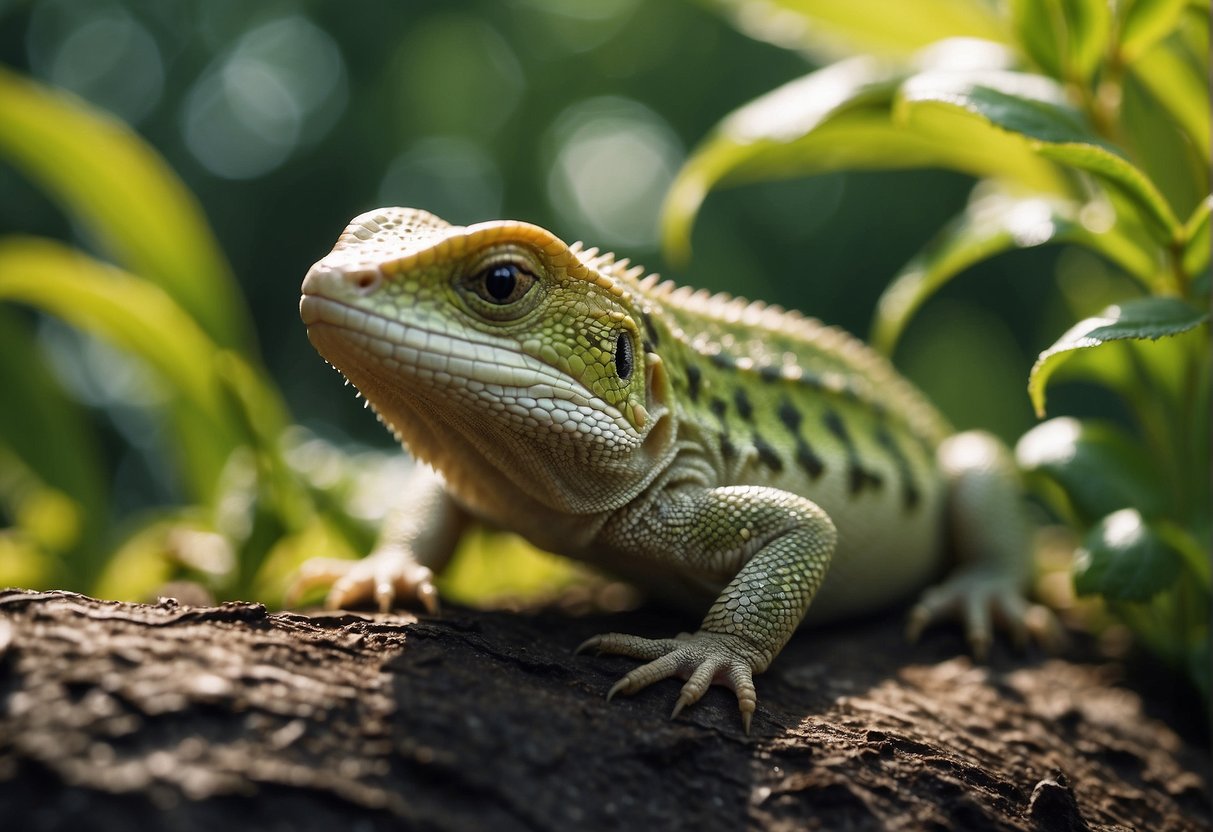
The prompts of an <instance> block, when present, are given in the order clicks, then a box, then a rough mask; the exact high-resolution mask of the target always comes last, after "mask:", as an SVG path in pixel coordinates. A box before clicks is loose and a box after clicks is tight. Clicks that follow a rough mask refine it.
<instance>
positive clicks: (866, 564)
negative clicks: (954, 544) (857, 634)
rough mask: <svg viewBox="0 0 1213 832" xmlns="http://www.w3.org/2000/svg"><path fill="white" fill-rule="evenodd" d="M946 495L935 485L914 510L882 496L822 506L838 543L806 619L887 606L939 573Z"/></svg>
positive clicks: (828, 618) (813, 620)
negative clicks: (944, 497)
mask: <svg viewBox="0 0 1213 832" xmlns="http://www.w3.org/2000/svg"><path fill="white" fill-rule="evenodd" d="M941 497H942V489H941V488H939V487H935V488H932V489H931V493H929V494H923V496H922V500H921V502H920V503H919V504H918V505H917V506H916V507H915V508H914V510H913V511H912V512H910V511H905V510H904V508H903V507H902V506H901V505H898V501H897V500H896V499H891V498H890V497H888V496H878V495H872V496H869V497H868V498H866V499H865V498H859V499H855V500H850V501H846V500H844V501H843V502H840V503H833V504H830V503H825V504H823V505H822V507H823V508H825V510H826V512H827V513H828V514H829V515H830V519H832V520H833V521H834V525H835V527H836V528H837V529H838V547H837V549H836V550H835V552H834V557H833V559H832V560H831V562H830V569H829V571H828V572H827V573H826V577H825V581H824V582H823V584H822V586H821V589H819V590H818V592H817V595H816V597H815V598H814V600H813V604H812V606H810V607H809V611H808V614H807V616H806V618H805V620H806V621H807V622H808V623H810V624H813V623H820V622H824V621H831V620H836V619H839V618H844V617H848V616H852V615H862V614H864V613H867V612H871V611H874V610H878V609H880V608H883V607H888V606H891V605H893V604H896V603H898V602H900V601H904V600H907V599H909V598H911V597H913V596H914V594H916V593H917V592H918V591H919V590H921V589H923V588H924V587H925V586H926V585H927V584H929V583H930V582H931V580H932V579H933V578H936V577H938V576H939V575H940V574H941V572H942V570H943V567H944V564H945V562H946V548H945V541H944V535H943V506H942V499H941Z"/></svg>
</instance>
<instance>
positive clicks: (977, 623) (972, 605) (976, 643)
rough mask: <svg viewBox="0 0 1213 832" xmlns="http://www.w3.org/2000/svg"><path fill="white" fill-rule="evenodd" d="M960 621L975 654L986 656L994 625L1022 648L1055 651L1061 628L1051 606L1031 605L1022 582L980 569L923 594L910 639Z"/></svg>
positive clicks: (908, 625) (908, 632)
mask: <svg viewBox="0 0 1213 832" xmlns="http://www.w3.org/2000/svg"><path fill="white" fill-rule="evenodd" d="M946 618H959V619H960V620H961V622H962V624H963V626H964V631H965V638H966V639H967V640H968V642H969V648H970V649H971V650H972V652H973V655H974V656H976V657H977V658H979V659H983V658H985V656H986V654H987V653H988V652H989V649H990V646H991V645H992V644H993V642H994V625H995V624H997V625H998V627H999V628H1000V629H1002V630H1005V631H1006V632H1007V634H1008V636H1009V637H1010V640H1011V643H1012V644H1013V645H1014V646H1015V647H1016V648H1017V649H1024V648H1026V647H1027V645H1028V644H1029V642H1031V641H1033V640H1034V641H1036V642H1037V643H1039V644H1041V645H1043V646H1044V647H1046V648H1047V649H1050V650H1055V649H1056V647H1057V646H1058V645H1059V644H1060V643H1061V639H1060V633H1061V628H1060V625H1058V623H1057V620H1056V618H1055V617H1054V616H1053V614H1052V612H1051V611H1049V610H1048V609H1047V608H1044V607H1040V606H1037V605H1033V604H1030V603H1028V602H1027V601H1026V600H1025V599H1024V597H1023V595H1022V593H1021V591H1020V588H1019V584H1018V581H1016V580H1014V579H1012V578H1011V577H1009V576H1005V575H999V574H996V573H990V572H985V571H980V570H968V571H962V572H959V573H957V574H956V575H953V576H952V577H951V578H949V579H948V580H947V581H945V582H944V583H942V584H940V585H939V586H936V587H932V588H931V589H928V590H927V591H926V592H924V593H923V594H922V597H921V598H920V599H919V601H918V603H917V604H915V605H914V607H913V608H912V609H911V610H910V615H909V618H908V619H907V621H906V637H907V638H908V639H909V640H910V641H915V640H917V639H918V637H919V636H921V635H922V632H923V631H924V630H925V629H926V628H927V627H929V626H931V625H932V624H935V623H936V622H938V621H942V620H944V619H946Z"/></svg>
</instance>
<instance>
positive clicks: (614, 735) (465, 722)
mask: <svg viewBox="0 0 1213 832" xmlns="http://www.w3.org/2000/svg"><path fill="white" fill-rule="evenodd" d="M693 624H694V622H692V621H688V620H685V619H683V618H681V617H679V616H677V615H674V614H669V613H663V612H660V611H640V612H634V613H625V614H616V615H590V616H583V617H570V616H568V615H566V614H564V613H561V612H557V611H550V612H538V613H530V614H519V613H504V612H477V611H472V610H463V609H456V610H448V611H447V612H445V613H444V614H442V615H440V616H434V617H428V616H421V617H418V616H412V615H406V614H399V615H378V614H354V613H342V614H313V615H302V614H293V613H268V612H267V611H266V610H265V608H264V607H262V606H260V605H257V604H244V603H232V604H224V605H222V606H218V607H190V606H184V605H181V604H178V603H177V602H174V601H171V600H163V601H161V602H160V603H159V604H157V605H139V604H122V603H113V602H103V601H96V600H93V599H91V598H87V597H84V596H80V595H73V594H68V593H54V592H52V593H34V592H19V591H8V592H4V593H0V826H3V827H4V828H7V829H21V830H58V829H72V830H93V829H96V830H107V829H124V830H126V829H158V830H207V831H208V832H213V830H215V829H260V828H266V829H268V828H274V829H296V830H309V829H326V830H327V829H333V828H342V829H357V830H377V829H420V830H431V829H432V830H479V829H484V830H569V829H581V830H597V829H653V830H665V829H696V830H717V829H720V830H739V829H773V830H814V829H822V830H835V829H838V830H868V829H871V830H884V829H892V830H920V829H921V830H940V831H942V830H966V832H972V831H973V830H1114V829H1115V830H1121V829H1136V830H1177V831H1178V832H1187V830H1210V829H1213V823H1211V821H1210V809H1209V794H1210V777H1209V771H1208V765H1209V752H1208V748H1207V745H1204V744H1202V741H1201V735H1200V733H1196V734H1194V735H1190V736H1189V737H1188V739H1187V740H1185V739H1184V738H1182V737H1181V734H1180V733H1177V731H1176V730H1175V728H1174V725H1175V724H1176V723H1177V719H1178V720H1179V724H1180V726H1181V729H1182V730H1184V731H1188V732H1191V731H1192V730H1193V725H1195V724H1197V723H1198V722H1199V713H1197V714H1195V715H1193V714H1192V713H1191V711H1192V709H1193V708H1195V709H1196V710H1197V711H1199V708H1200V706H1199V705H1198V704H1193V703H1191V702H1184V701H1183V699H1182V697H1180V696H1179V695H1178V694H1176V695H1175V697H1171V696H1169V695H1168V694H1167V693H1166V692H1165V690H1164V691H1163V692H1161V693H1160V690H1159V686H1158V685H1153V686H1152V690H1153V692H1152V693H1151V694H1150V695H1149V696H1148V697H1146V698H1144V699H1143V696H1142V695H1141V694H1139V693H1138V692H1135V690H1134V687H1137V688H1143V686H1142V685H1134V684H1133V683H1134V682H1135V681H1136V680H1138V679H1139V678H1140V677H1141V674H1142V671H1140V670H1139V669H1126V667H1125V666H1123V665H1122V664H1120V663H1117V662H1114V661H1110V660H1106V659H1099V658H1098V657H1095V656H1093V651H1092V650H1091V649H1090V648H1087V649H1086V651H1085V652H1086V655H1084V656H1074V657H1068V658H1064V659H1062V658H1047V657H1045V656H1043V655H1040V654H1032V653H1029V654H1027V655H1022V656H1019V655H1013V654H1011V653H1010V652H1002V651H1001V650H996V651H995V653H994V655H993V657H992V658H991V660H990V661H989V662H988V663H986V664H975V663H974V662H973V661H971V660H970V659H969V658H967V657H966V656H965V655H964V652H963V650H964V647H963V644H962V642H961V639H960V636H959V635H958V634H957V633H955V632H954V631H953V630H952V629H949V628H943V629H939V630H934V631H931V632H930V633H929V634H928V635H927V637H925V638H924V640H923V642H922V643H921V644H919V645H916V646H913V647H911V646H908V645H906V644H905V642H904V640H903V639H902V636H901V627H902V618H901V617H899V616H898V615H897V614H891V615H890V616H888V617H886V618H882V619H878V620H872V621H866V622H863V623H861V624H857V623H851V624H848V625H845V626H839V627H835V628H830V629H819V630H810V631H806V632H801V633H798V634H797V635H796V637H795V638H794V639H793V640H792V642H791V644H789V645H788V647H787V648H786V649H785V650H784V652H783V654H782V655H781V656H780V658H779V659H778V661H777V662H776V663H775V665H774V666H773V667H772V668H771V670H769V671H768V672H767V673H765V674H764V675H762V676H761V677H759V680H758V693H759V707H758V712H757V714H756V715H755V719H754V725H753V732H752V734H751V735H750V736H748V737H747V736H746V735H745V734H743V733H742V731H741V725H740V719H739V718H738V714H737V708H736V703H735V700H734V698H733V695H732V694H731V693H730V692H729V691H727V690H724V689H720V688H714V689H713V690H712V691H710V692H709V693H708V695H707V696H706V697H705V698H704V700H703V701H702V702H700V703H699V704H698V705H696V706H694V707H692V708H690V709H688V710H687V711H685V712H684V713H683V714H682V715H681V716H679V718H678V719H676V720H673V721H671V720H670V719H669V718H668V716H669V712H670V709H671V707H672V706H673V703H674V700H675V698H676V697H677V691H678V685H677V683H676V682H672V681H670V682H664V683H661V684H658V685H655V686H653V687H651V688H648V689H646V690H644V691H642V692H641V693H639V694H637V695H636V696H633V697H626V698H623V699H622V700H618V699H617V700H616V701H614V702H611V703H607V702H606V701H605V699H604V694H605V692H606V691H607V689H608V688H609V687H610V686H611V684H612V683H613V682H614V681H615V680H616V679H617V678H618V677H619V676H620V675H622V674H623V673H624V672H626V670H627V669H629V668H630V667H632V666H634V662H631V661H629V660H627V659H622V658H617V657H594V656H584V655H583V656H576V657H575V656H573V655H572V648H573V647H574V646H575V645H577V644H579V643H580V642H581V641H582V640H583V639H584V638H586V637H588V636H590V635H593V634H595V633H597V632H602V631H607V630H616V631H627V632H636V633H638V634H641V635H654V636H660V635H668V634H669V633H671V632H677V631H678V630H680V629H686V628H687V627H689V626H693ZM1144 687H1147V688H1149V687H1151V686H1150V685H1145V686H1144ZM1168 700H1171V701H1168ZM1185 711H1186V713H1187V716H1188V719H1189V721H1188V722H1187V723H1186V725H1185V724H1184V723H1183V716H1184V713H1185ZM1158 713H1169V714H1170V718H1169V721H1170V723H1171V725H1168V723H1167V721H1164V720H1163V719H1160V718H1158V717H1157V716H1153V715H1151V714H1158Z"/></svg>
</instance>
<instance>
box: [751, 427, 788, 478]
mask: <svg viewBox="0 0 1213 832" xmlns="http://www.w3.org/2000/svg"><path fill="white" fill-rule="evenodd" d="M753 442H754V450H755V451H757V452H758V461H759V462H761V463H762V464H763V465H765V466H767V467H768V468H770V469H771V470H772V471H782V470H783V459H781V458H780V456H779V453H778V452H777V451H776V450H775V449H774V448H773V447H771V445H770V443H768V442H767V441H766V440H765V439H763V438H762V437H761V436H759V435H758V434H754V438H753Z"/></svg>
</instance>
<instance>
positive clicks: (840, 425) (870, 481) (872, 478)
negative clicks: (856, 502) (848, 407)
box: [822, 410, 884, 495]
mask: <svg viewBox="0 0 1213 832" xmlns="http://www.w3.org/2000/svg"><path fill="white" fill-rule="evenodd" d="M822 421H823V422H824V423H825V426H826V429H827V430H828V431H829V432H830V433H832V434H834V436H835V437H837V438H838V441H839V442H841V443H842V446H843V449H844V450H845V451H846V454H847V488H848V490H849V491H850V493H851V494H852V495H856V494H859V493H860V492H862V491H863V490H864V489H865V488H868V487H871V488H874V489H879V488H881V487H882V486H883V485H884V477H882V476H881V475H880V474H879V473H877V472H875V471H869V470H868V469H866V468H864V466H863V462H862V461H861V460H860V459H859V452H858V451H857V450H856V449H855V440H853V439H852V438H851V434H850V431H848V430H847V426H846V424H845V423H844V422H843V421H842V417H841V416H839V415H838V413H837V412H836V411H833V410H827V411H826V412H825V414H824V415H823V416H822Z"/></svg>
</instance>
